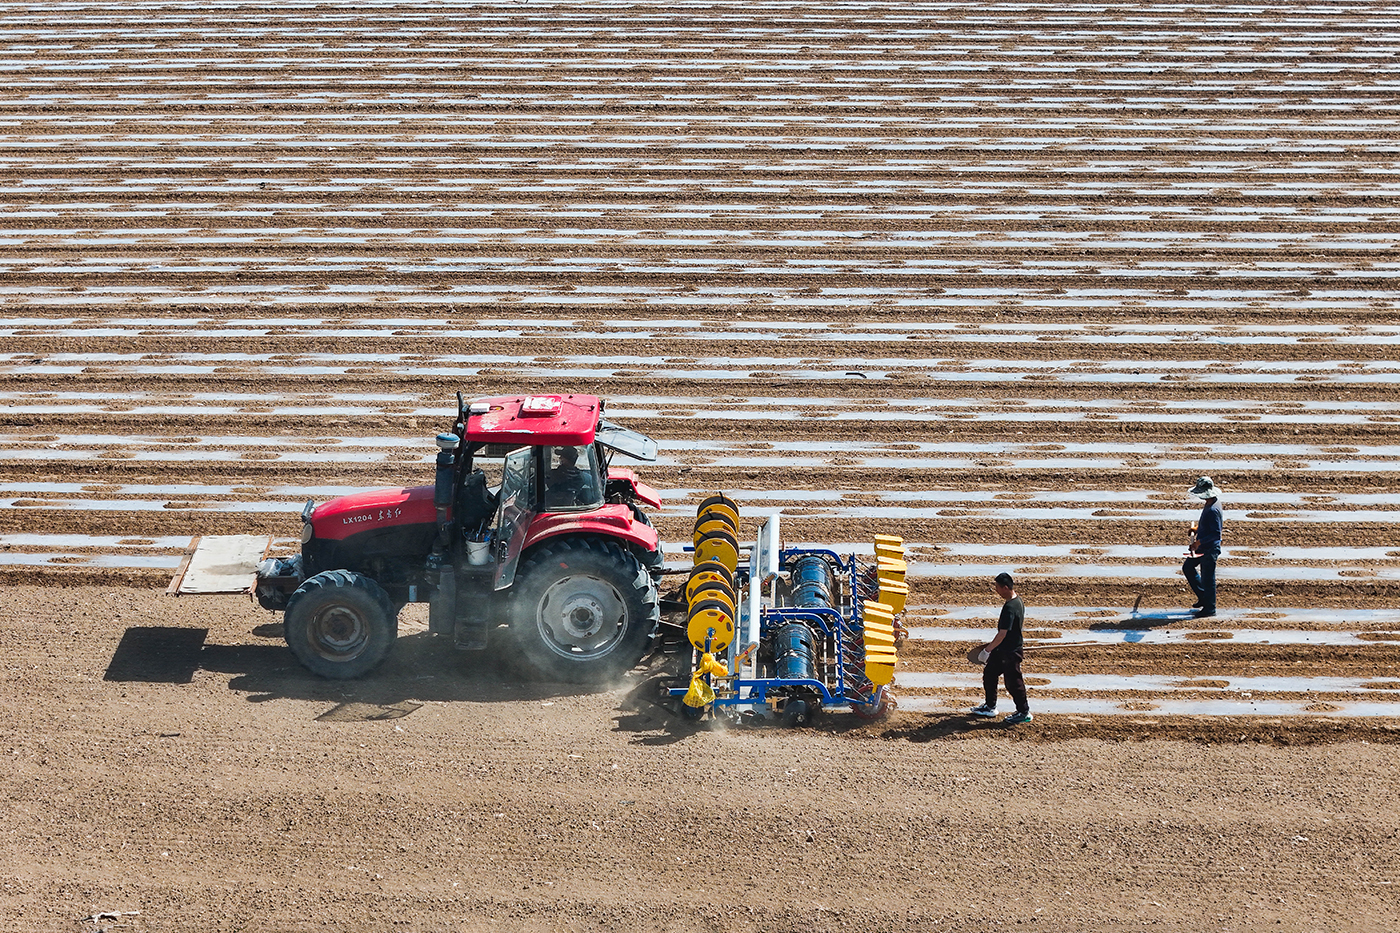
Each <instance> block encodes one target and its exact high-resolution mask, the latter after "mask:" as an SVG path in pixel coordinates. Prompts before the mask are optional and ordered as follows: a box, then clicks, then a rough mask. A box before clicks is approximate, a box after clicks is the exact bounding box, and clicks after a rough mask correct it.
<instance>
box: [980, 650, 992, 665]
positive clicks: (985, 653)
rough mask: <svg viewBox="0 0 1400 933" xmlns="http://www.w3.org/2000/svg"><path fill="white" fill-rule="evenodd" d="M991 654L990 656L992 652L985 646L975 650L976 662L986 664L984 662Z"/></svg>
mask: <svg viewBox="0 0 1400 933" xmlns="http://www.w3.org/2000/svg"><path fill="white" fill-rule="evenodd" d="M991 656H992V653H991V652H990V651H988V650H987V649H986V648H983V649H982V650H981V651H979V652H977V663H979V664H986V663H987V659H988V658H990V657H991Z"/></svg>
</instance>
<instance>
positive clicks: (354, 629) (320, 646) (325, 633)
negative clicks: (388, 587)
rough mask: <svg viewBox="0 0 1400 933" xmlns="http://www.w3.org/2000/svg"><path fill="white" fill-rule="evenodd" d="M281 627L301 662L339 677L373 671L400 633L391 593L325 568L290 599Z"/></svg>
mask: <svg viewBox="0 0 1400 933" xmlns="http://www.w3.org/2000/svg"><path fill="white" fill-rule="evenodd" d="M282 627H283V629H284V633H285V635H286V638H287V645H288V646H289V647H290V648H291V649H292V654H294V655H296V657H297V660H298V661H300V662H301V663H302V664H303V665H305V666H306V668H307V669H308V670H310V671H311V672H312V673H313V674H319V675H321V676H322V677H330V678H334V679H336V680H345V679H348V678H351V677H363V676H364V675H365V674H368V673H369V672H370V671H372V670H374V669H375V668H376V667H378V666H379V663H380V662H381V661H383V660H384V656H385V655H387V654H388V653H389V649H390V648H392V647H393V645H394V639H395V637H397V635H398V623H397V618H396V613H394V612H393V604H392V603H391V601H390V599H389V596H388V594H387V593H385V592H384V590H383V589H382V588H381V587H380V586H379V584H378V583H375V582H374V581H373V580H371V579H370V578H369V577H367V576H365V575H364V574H359V573H352V572H350V571H348V570H327V571H326V572H325V573H318V574H316V576H314V577H312V578H311V579H309V580H307V581H306V582H305V583H303V584H302V585H301V586H300V587H299V588H298V589H297V591H296V592H295V593H293V594H292V596H291V598H290V599H289V600H288V601H287V611H286V614H285V615H284V616H283V617H282Z"/></svg>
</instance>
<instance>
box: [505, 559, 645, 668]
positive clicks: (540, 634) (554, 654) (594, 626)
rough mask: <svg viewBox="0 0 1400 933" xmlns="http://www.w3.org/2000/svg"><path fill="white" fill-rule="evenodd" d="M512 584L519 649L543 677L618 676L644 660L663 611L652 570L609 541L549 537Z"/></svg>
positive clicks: (524, 563)
mask: <svg viewBox="0 0 1400 933" xmlns="http://www.w3.org/2000/svg"><path fill="white" fill-rule="evenodd" d="M514 590H515V591H514V593H513V595H512V596H511V606H512V612H511V620H510V639H511V641H512V643H513V646H514V648H515V653H516V656H517V657H518V659H519V660H520V661H521V662H523V663H524V665H525V666H526V667H528V668H530V669H531V670H532V671H533V672H534V673H536V674H538V675H540V676H541V677H543V678H545V679H547V680H553V681H560V682H564V683H574V684H605V683H609V682H611V681H614V680H616V679H617V678H618V677H620V676H621V675H622V674H624V673H626V672H627V671H629V670H631V669H632V668H633V667H634V666H635V665H636V664H637V662H638V661H639V660H641V657H642V655H643V654H644V653H645V652H646V648H647V644H648V642H649V640H650V639H651V636H652V634H653V632H654V631H655V630H656V625H657V622H658V619H659V618H660V610H659V608H658V607H659V605H660V602H659V600H658V599H657V595H656V585H655V583H653V582H652V579H651V575H650V574H648V573H647V572H646V570H645V569H644V568H643V567H642V565H641V563H640V562H639V561H638V560H637V558H636V557H634V556H633V555H632V554H631V553H630V552H628V551H627V550H625V549H624V548H622V547H620V546H618V545H616V544H613V543H611V542H608V541H601V540H596V539H590V538H566V539H564V540H561V541H557V542H551V543H546V544H545V545H543V546H542V547H541V548H540V549H539V550H538V551H536V552H535V553H534V554H532V555H530V556H529V557H527V558H526V559H525V560H523V561H522V562H521V564H520V569H519V570H518V571H517V573H516V577H515V587H514Z"/></svg>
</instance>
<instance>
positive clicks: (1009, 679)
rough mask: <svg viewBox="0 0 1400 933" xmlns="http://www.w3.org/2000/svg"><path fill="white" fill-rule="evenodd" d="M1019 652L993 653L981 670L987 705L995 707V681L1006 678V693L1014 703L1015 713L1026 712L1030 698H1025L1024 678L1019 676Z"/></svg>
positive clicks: (1020, 656)
mask: <svg viewBox="0 0 1400 933" xmlns="http://www.w3.org/2000/svg"><path fill="white" fill-rule="evenodd" d="M1021 658H1022V654H1021V652H1020V651H993V652H992V656H991V657H990V658H988V659H987V666H986V667H985V668H983V670H982V689H983V690H984V691H985V692H986V694H987V705H988V706H996V705H997V681H998V680H1000V679H1001V678H1003V677H1005V678H1006V692H1007V693H1009V694H1011V699H1013V700H1015V701H1016V712H1018V713H1024V712H1028V711H1029V710H1030V708H1031V701H1030V698H1028V697H1027V696H1026V678H1024V677H1022V676H1021Z"/></svg>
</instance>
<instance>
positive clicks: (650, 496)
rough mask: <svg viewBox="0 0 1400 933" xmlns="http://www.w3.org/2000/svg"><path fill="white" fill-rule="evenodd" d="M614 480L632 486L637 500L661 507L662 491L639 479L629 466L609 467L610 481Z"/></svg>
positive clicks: (655, 507) (656, 507)
mask: <svg viewBox="0 0 1400 933" xmlns="http://www.w3.org/2000/svg"><path fill="white" fill-rule="evenodd" d="M614 480H617V481H621V482H624V483H627V484H628V485H630V486H631V487H632V496H633V497H634V498H635V499H636V500H637V501H639V502H641V503H643V504H645V505H649V506H651V507H652V508H653V509H659V508H661V493H659V492H657V491H656V489H655V488H653V487H651V486H648V485H647V484H646V483H643V482H642V481H641V480H639V479H637V474H636V473H634V472H632V470H630V469H628V468H627V467H608V481H609V482H612V481H614Z"/></svg>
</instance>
